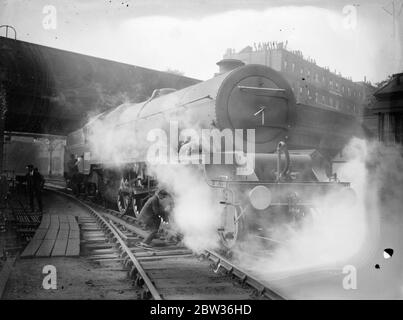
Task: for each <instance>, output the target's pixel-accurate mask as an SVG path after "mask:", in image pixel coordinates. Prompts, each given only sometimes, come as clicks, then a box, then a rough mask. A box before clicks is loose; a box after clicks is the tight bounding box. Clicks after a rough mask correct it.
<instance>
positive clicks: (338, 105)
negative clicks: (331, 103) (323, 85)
mask: <svg viewBox="0 0 403 320" xmlns="http://www.w3.org/2000/svg"><path fill="white" fill-rule="evenodd" d="M336 108H337V109H339V108H340V101H339V100H338V99H336Z"/></svg>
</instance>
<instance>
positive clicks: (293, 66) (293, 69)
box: [292, 63, 295, 72]
mask: <svg viewBox="0 0 403 320" xmlns="http://www.w3.org/2000/svg"><path fill="white" fill-rule="evenodd" d="M292 72H295V63H293V64H292Z"/></svg>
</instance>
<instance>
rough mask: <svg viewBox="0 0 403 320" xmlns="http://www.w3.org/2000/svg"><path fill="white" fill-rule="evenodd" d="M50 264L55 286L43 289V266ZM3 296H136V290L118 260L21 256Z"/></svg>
mask: <svg viewBox="0 0 403 320" xmlns="http://www.w3.org/2000/svg"><path fill="white" fill-rule="evenodd" d="M46 265H53V266H55V267H56V272H57V289H55V290H53V289H48V290H46V289H44V288H43V286H42V283H43V280H44V277H45V276H46V275H45V274H43V273H42V270H43V267H44V266H46ZM3 299H8V300H14V299H44V300H47V299H68V300H70V299H78V300H87V299H125V300H126V299H137V291H136V290H135V289H134V287H132V285H131V281H129V280H128V278H127V272H126V271H124V270H122V267H121V265H120V264H118V263H116V265H115V266H114V265H113V264H109V265H107V266H106V265H103V266H102V265H99V264H97V263H92V262H90V261H89V260H87V259H86V258H85V257H79V258H42V259H20V260H18V261H17V262H16V265H15V269H14V270H13V272H12V274H11V276H10V278H9V281H8V283H7V287H6V290H5V293H4V295H3Z"/></svg>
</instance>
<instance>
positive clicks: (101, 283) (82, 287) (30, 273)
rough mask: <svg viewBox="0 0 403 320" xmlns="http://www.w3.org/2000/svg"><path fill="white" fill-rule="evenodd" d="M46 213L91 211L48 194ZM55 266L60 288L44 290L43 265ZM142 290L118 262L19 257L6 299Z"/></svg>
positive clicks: (126, 295)
mask: <svg viewBox="0 0 403 320" xmlns="http://www.w3.org/2000/svg"><path fill="white" fill-rule="evenodd" d="M43 199H44V207H45V212H46V213H49V214H63V213H66V214H72V215H74V216H86V215H88V213H87V212H86V211H85V210H83V209H82V208H81V207H80V206H78V205H76V204H75V203H72V202H68V201H66V200H65V199H64V198H63V197H61V196H58V195H55V194H52V193H49V192H46V193H44V197H43ZM46 265H53V266H55V267H56V272H57V289H48V290H46V289H44V288H43V286H42V282H43V280H44V278H45V276H46V274H43V273H42V270H43V267H44V266H46ZM137 297H138V291H136V289H135V288H134V287H133V286H132V283H131V281H130V280H129V279H128V278H127V271H126V270H123V269H122V266H121V264H120V263H118V262H105V263H102V264H99V263H97V262H92V261H91V260H89V259H87V258H86V257H85V256H81V257H73V258H70V257H58V258H35V259H18V260H17V261H16V263H15V267H14V270H13V272H12V274H11V276H10V278H9V281H8V283H7V287H6V290H5V292H4V295H3V299H79V300H85V299H137Z"/></svg>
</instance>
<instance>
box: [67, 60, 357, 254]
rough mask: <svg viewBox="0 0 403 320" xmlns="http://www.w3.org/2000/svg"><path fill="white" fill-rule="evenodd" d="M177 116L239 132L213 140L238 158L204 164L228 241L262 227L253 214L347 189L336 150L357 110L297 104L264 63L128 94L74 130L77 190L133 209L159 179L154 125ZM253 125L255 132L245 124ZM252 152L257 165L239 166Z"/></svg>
mask: <svg viewBox="0 0 403 320" xmlns="http://www.w3.org/2000/svg"><path fill="white" fill-rule="evenodd" d="M173 121H175V122H176V123H177V125H178V127H179V129H180V131H182V132H186V130H182V129H186V128H198V129H208V130H218V131H219V132H223V130H227V132H228V130H229V131H230V132H231V133H232V134H233V138H234V139H232V141H230V144H231V146H230V147H231V148H230V150H229V151H228V141H226V140H225V137H224V135H222V136H221V137H219V142H218V148H215V149H214V148H213V147H212V146H211V150H214V151H213V152H220V153H221V155H222V156H223V157H221V159H223V158H225V156H227V155H228V153H230V157H229V158H232V160H233V161H232V163H231V162H230V163H223V162H222V161H221V162H220V163H212V162H211V161H208V162H205V163H202V164H199V165H198V168H199V169H200V167H202V170H203V175H204V178H205V183H206V184H207V185H208V186H209V187H211V188H212V189H213V190H214V192H215V193H216V194H217V195H218V201H219V204H220V206H221V208H222V210H221V215H222V216H221V220H222V225H221V226H220V228H218V230H217V232H218V233H219V235H220V238H221V240H222V243H223V244H224V246H226V247H232V246H233V245H234V244H235V243H236V242H237V240H238V239H239V238H241V237H242V236H243V235H245V234H248V233H257V232H259V231H258V229H259V223H256V221H259V220H258V219H256V217H258V218H259V219H269V220H273V221H277V220H286V221H293V220H298V219H301V218H303V217H304V216H305V215H307V214H308V213H309V212H310V210H311V209H312V206H313V202H312V201H313V200H312V199H313V198H315V197H318V196H321V195H323V194H326V193H327V192H330V191H332V192H333V191H336V192H347V193H351V190H350V188H349V183H347V182H339V181H338V179H337V177H336V176H335V175H334V174H333V173H332V162H331V159H332V158H333V157H334V156H335V155H336V154H337V153H338V152H339V151H340V150H341V149H342V148H343V146H344V145H345V143H346V142H347V141H348V140H349V139H350V137H351V136H352V135H354V134H355V131H356V128H357V121H356V119H355V117H354V116H353V115H349V114H345V113H341V112H339V111H337V110H333V109H330V108H325V107H323V108H321V107H317V106H310V105H304V104H297V103H296V100H295V97H294V94H293V92H292V89H291V87H290V85H289V84H288V82H287V81H286V80H285V79H284V78H283V77H282V76H281V75H280V74H279V73H278V72H277V71H275V70H273V69H271V68H269V67H266V66H263V65H246V66H245V65H243V66H237V67H236V68H234V69H232V70H229V71H228V72H225V73H221V74H218V75H216V76H215V77H214V78H212V79H209V80H207V81H204V82H201V83H198V84H196V85H193V86H190V87H187V88H185V89H182V90H178V91H175V90H173V89H160V90H155V91H154V93H153V94H152V96H151V97H150V98H149V99H148V100H147V101H145V102H142V103H137V104H131V103H126V104H122V105H120V106H118V107H117V108H115V109H113V110H110V111H107V112H105V113H102V114H100V115H98V116H97V117H96V118H94V119H92V120H91V121H89V122H88V123H87V124H86V125H85V126H84V127H83V128H81V129H79V130H77V131H74V132H72V133H71V134H70V135H69V136H68V137H67V150H66V152H67V154H75V155H80V163H79V171H80V174H79V178H78V179H76V181H75V182H74V184H75V188H76V190H77V192H78V193H83V194H86V195H87V196H89V197H93V198H98V199H100V200H103V201H109V202H113V203H116V205H117V207H118V209H119V211H120V212H121V213H122V214H129V213H130V212H131V213H132V214H134V215H135V216H137V215H138V214H139V211H140V209H141V207H142V205H143V204H144V202H145V200H146V199H147V197H148V196H149V195H150V194H151V193H153V192H154V191H155V190H156V188H157V187H158V183H159V182H158V181H157V179H156V177H154V176H153V174H152V172H151V171H150V170H149V161H148V160H147V151H148V150H149V148H150V145H151V142H150V141H149V140H150V139H149V138H150V137H149V136H148V134H149V132H150V131H152V130H163V131H164V132H170V130H171V129H172V128H171V127H170V126H171V124H172V122H173ZM251 129H253V130H254V131H253V132H254V134H253V136H249V135H247V134H246V132H247V130H251ZM176 138H178V141H177V142H176V143H177V144H176V146H177V148H176V150H177V151H178V153H180V152H181V150H185V149H186V148H188V149H187V150H193V151H194V150H197V149H198V150H199V151H198V152H201V150H202V149H203V148H204V147H205V146H202V145H199V148H197V146H196V148H194V143H193V147H192V148H190V149H189V140H191V139H189V136H187V135H186V134H181V135H178V136H177V137H175V139H176ZM252 138H253V139H252ZM169 139H171V140H172V139H173V138H172V137H169ZM169 142H172V143H174V142H175V141H170V140H169ZM193 142H194V141H193ZM216 142H217V141H216ZM196 144H197V143H196ZM225 144H226V145H225ZM216 146H217V144H216ZM220 146H221V148H219V147H220ZM223 147H224V148H223ZM224 149H225V151H224ZM217 150H218V151H217ZM250 150H252V152H251V151H250ZM187 153H189V151H187ZM251 153H252V155H253V162H254V165H253V170H252V171H251V172H247V174H241V175H240V174H238V170H239V169H242V168H243V167H245V163H246V162H247V161H246V162H245V161H244V160H245V159H246V158H247V155H248V154H249V155H250V154H251ZM117 155H118V157H117ZM66 158H67V157H66ZM66 171H67V170H66ZM252 217H253V219H252ZM248 221H249V222H248ZM252 221H253V222H252Z"/></svg>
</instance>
